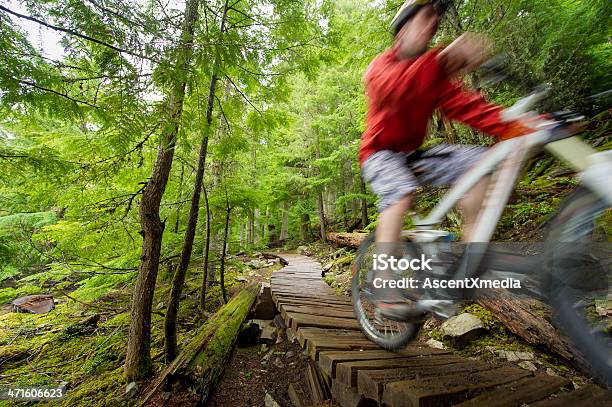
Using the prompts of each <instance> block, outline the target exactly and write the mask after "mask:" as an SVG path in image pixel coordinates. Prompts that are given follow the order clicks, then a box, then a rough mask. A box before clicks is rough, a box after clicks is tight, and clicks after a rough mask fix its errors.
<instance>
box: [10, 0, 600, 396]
mask: <svg viewBox="0 0 612 407" xmlns="http://www.w3.org/2000/svg"><path fill="white" fill-rule="evenodd" d="M17 3H19V5H20V6H21V7H20V9H19V10H21V12H23V13H24V14H28V15H31V16H34V17H35V18H37V19H40V20H41V21H45V22H46V23H48V24H50V25H54V26H57V27H66V28H69V29H70V30H71V31H73V32H74V33H78V34H79V35H74V34H69V33H66V32H60V31H57V30H51V31H46V29H44V28H40V27H39V28H40V30H41V31H40V32H39V33H38V34H37V35H36V36H32V35H31V34H28V33H27V32H26V30H25V29H24V25H23V19H20V18H18V17H15V16H11V15H10V14H9V13H6V12H3V11H2V12H0V46H1V47H2V50H3V58H2V60H0V112H1V113H2V114H1V117H2V119H0V166H1V168H2V170H1V171H0V305H1V304H5V303H8V302H10V301H11V300H12V299H14V298H16V297H18V296H22V295H28V294H34V293H52V294H54V295H56V297H62V296H63V295H64V294H69V295H70V296H71V297H72V298H74V299H76V300H78V301H81V302H84V303H88V304H94V305H93V306H95V304H98V303H99V302H101V301H104V300H106V299H108V298H111V299H114V298H122V296H125V293H128V292H130V290H131V288H132V284H133V281H134V277H135V275H136V273H137V270H138V266H139V264H140V256H141V249H142V248H141V244H142V237H141V235H140V234H139V233H140V231H141V229H142V227H141V225H140V221H141V219H140V215H139V211H138V208H139V206H140V205H141V204H142V199H143V189H144V186H145V185H146V183H147V182H148V180H149V178H150V177H151V173H152V169H153V165H154V160H155V157H156V156H157V152H158V149H159V148H168V147H169V146H160V145H159V143H160V140H162V136H163V135H164V132H166V131H167V130H168V129H169V128H170V127H172V126H178V128H179V134H178V139H177V144H176V146H174V147H173V148H174V165H173V167H172V169H171V172H170V178H169V180H168V183H167V185H166V188H165V193H164V196H163V199H162V202H161V209H160V217H161V219H162V221H164V225H165V229H164V234H163V243H162V247H161V259H162V262H161V264H160V272H159V278H158V285H161V288H160V289H159V290H158V292H157V295H156V299H155V301H156V304H155V305H157V304H158V303H160V302H166V303H167V296H168V292H169V290H168V288H167V287H165V286H164V284H166V283H167V281H169V280H170V278H171V276H172V273H173V270H174V267H175V266H176V262H177V257H178V255H179V253H180V250H181V247H182V244H183V240H184V231H185V226H186V223H187V216H188V213H189V204H190V203H189V200H190V198H191V195H192V193H193V188H194V186H193V185H194V181H195V168H196V167H197V160H198V153H199V150H200V144H201V142H202V141H203V140H206V141H207V143H208V144H207V147H208V151H207V152H208V154H207V156H206V168H205V173H204V180H203V185H204V187H205V188H206V191H207V197H208V204H209V209H210V215H211V217H210V220H209V222H208V223H209V224H208V226H209V227H210V231H211V239H210V242H209V243H210V249H211V253H210V260H211V261H214V262H217V263H215V264H216V265H218V259H219V258H220V257H221V251H222V243H223V241H222V239H223V236H224V228H225V221H226V215H227V213H228V212H229V215H230V217H229V222H228V225H229V233H228V251H229V252H232V253H235V252H238V251H252V250H254V249H264V248H265V247H266V245H267V244H268V243H270V242H272V241H273V242H275V243H278V242H277V241H278V240H281V238H282V239H284V242H283V244H285V245H286V246H287V247H289V246H292V247H295V246H297V245H299V244H302V243H304V241H311V240H314V239H317V238H318V237H319V233H320V227H319V223H320V222H322V221H323V220H325V221H326V225H327V227H328V229H329V230H344V229H348V228H358V229H362V230H372V229H373V228H374V227H375V225H376V222H377V214H376V211H375V209H374V206H375V201H376V198H375V197H374V196H373V194H371V193H370V191H369V190H367V189H366V188H362V180H361V178H360V168H359V164H358V162H357V153H358V149H359V143H360V137H361V134H362V132H363V130H364V123H365V116H366V108H367V100H366V98H365V97H364V94H363V93H364V90H363V84H362V77H363V73H364V72H365V70H366V68H367V66H368V64H369V63H370V62H371V61H372V59H373V58H374V57H375V56H376V55H378V54H379V53H380V52H381V51H383V50H384V49H385V48H387V47H389V46H390V45H391V41H392V38H391V36H390V34H389V32H388V23H389V21H390V19H391V18H392V16H393V15H394V14H395V10H396V9H397V7H398V6H399V4H400V3H401V1H400V0H385V1H378V2H371V1H365V0H340V1H334V2H332V1H328V0H323V1H319V0H300V1H296V0H248V1H240V2H230V4H231V5H232V7H231V9H230V10H228V13H227V24H226V25H225V29H224V30H222V29H221V16H222V15H223V7H224V5H225V2H224V1H222V0H214V1H206V2H205V4H202V6H201V8H200V18H199V21H198V24H197V26H196V28H195V33H194V43H193V50H194V56H193V61H192V63H191V64H190V66H189V67H187V69H185V68H184V67H182V66H179V65H177V59H178V58H179V56H180V50H179V49H178V47H177V44H178V41H179V38H178V37H179V28H178V27H177V25H176V22H177V21H178V20H177V18H175V16H180V13H181V10H176V9H174V6H172V4H173V2H170V5H168V6H165V5H162V6H160V5H158V4H155V3H152V2H141V1H135V0H125V1H123V0H122V1H119V0H106V1H104V2H103V3H104V4H102V3H100V2H98V1H83V0H49V1H44V2H34V1H30V0H21V1H19V0H18V1H15V2H12V4H10V5H8V6H7V7H8V8H9V9H10V8H11V7H13V6H14V5H15V4H17ZM454 4H455V6H456V8H457V12H458V14H457V16H458V19H456V20H453V17H452V15H453V14H452V13H449V14H447V17H446V18H445V20H443V22H442V25H441V29H440V31H439V34H438V35H437V37H436V38H435V42H436V43H437V44H444V43H447V42H449V41H451V40H452V39H453V38H455V37H456V36H457V35H458V34H459V33H460V32H461V31H463V30H468V29H469V30H476V31H481V32H484V33H486V34H487V35H489V36H490V37H491V38H492V39H493V40H494V41H495V43H496V44H497V45H498V46H499V48H500V50H503V51H505V52H507V53H508V54H509V55H510V58H509V61H510V62H509V63H510V68H511V69H512V70H513V71H514V72H515V73H516V74H517V75H516V76H518V77H519V78H520V80H519V81H518V83H503V84H498V85H495V86H490V87H487V88H485V89H484V92H485V93H486V94H487V96H488V97H489V98H490V99H492V100H493V101H495V102H497V103H500V104H503V105H508V104H510V103H512V102H514V101H515V100H517V99H518V98H519V97H520V96H521V95H523V94H524V93H525V92H526V91H528V90H529V89H530V87H531V86H533V85H535V84H537V83H543V82H546V83H551V84H552V85H553V88H554V90H553V95H554V99H553V100H552V101H551V103H550V106H545V108H553V107H555V108H561V107H563V108H580V109H583V110H584V111H586V112H588V113H598V112H599V111H600V110H601V109H602V108H604V107H605V106H603V105H602V102H601V101H592V100H587V99H585V96H587V95H589V94H592V93H596V92H598V91H604V90H607V89H609V88H610V87H612V83H611V76H610V74H609V72H611V71H612V66H611V65H610V64H611V62H610V61H612V59H611V58H610V52H611V45H610V41H609V38H610V35H611V34H612V33H611V32H610V27H611V26H612V25H611V24H610V13H609V5H608V2H607V1H605V0H593V1H588V2H587V1H573V0H572V1H568V0H553V1H541V0H537V1H527V0H519V1H512V2H507V1H501V0H494V1H487V2H482V1H477V0H462V1H456V2H454ZM53 33H55V34H57V35H59V42H60V45H61V46H62V47H63V48H64V49H65V51H64V52H63V53H61V52H60V53H59V54H58V53H54V52H51V51H52V50H48V49H44V48H45V47H46V46H47V44H48V42H47V41H40V38H42V37H46V36H47V35H48V36H49V37H50V38H51V34H53ZM87 38H95V39H96V41H91V40H88V39H87ZM118 49H120V50H121V52H118ZM213 75H215V76H216V77H217V78H218V82H217V87H216V91H215V94H214V95H211V94H210V90H211V89H209V84H210V83H211V78H212V76H213ZM476 76H477V75H474V76H470V77H469V78H466V80H467V81H468V82H470V83H472V82H473V81H474V80H475V79H476ZM183 80H184V81H186V83H187V86H186V89H185V103H184V107H183V111H182V115H181V120H180V123H179V122H178V120H177V121H173V120H172V118H169V114H168V113H169V112H168V105H169V102H170V100H169V97H168V95H169V94H170V93H171V92H170V90H171V89H172V88H173V86H175V84H176V83H179V82H182V81H183ZM209 99H210V101H211V102H212V106H211V108H212V111H211V115H210V118H211V122H210V124H209V123H208V122H207V113H208V108H209V106H208V102H209ZM431 124H432V126H431V127H432V135H431V137H430V138H428V139H427V140H426V142H425V145H426V146H431V145H434V144H436V143H439V142H442V141H444V140H446V139H447V138H448V136H449V135H448V134H447V132H448V131H449V130H448V129H446V128H445V127H444V126H441V124H443V123H441V122H440V119H439V118H438V117H434V118H433V120H432V123H431ZM454 131H455V133H456V134H454V137H455V138H456V140H457V141H459V142H465V143H467V142H469V143H479V144H487V143H490V142H491V141H490V139H489V138H487V137H485V136H483V135H479V134H475V132H474V131H472V130H471V129H468V128H466V127H462V126H457V127H456V128H454ZM609 135H610V121H609V117H608V116H607V115H606V114H604V113H602V114H599V115H598V116H595V118H594V119H593V121H592V122H591V125H590V127H589V131H588V133H587V134H585V138H586V139H587V140H588V141H589V142H592V143H593V144H594V145H596V147H597V148H598V149H600V150H606V149H609V148H610V146H611V141H610V137H609ZM554 168H556V167H555V165H554V164H553V163H552V161H542V162H541V163H539V164H538V165H536V166H535V167H534V168H533V169H532V170H531V171H530V172H529V173H528V174H526V176H525V177H524V179H523V180H522V181H521V183H520V185H519V190H518V197H519V199H518V200H517V201H514V202H513V203H512V205H510V206H509V208H508V209H507V211H506V212H505V214H504V216H503V218H502V222H501V228H500V229H501V230H500V236H503V233H505V232H507V231H512V230H523V229H533V228H534V227H536V226H537V225H539V224H541V222H542V221H543V220H544V219H545V218H546V216H548V215H549V214H550V213H551V212H553V211H554V210H555V208H556V205H557V204H558V203H559V202H560V200H561V199H562V196H563V194H564V193H565V192H566V191H567V190H569V189H570V188H571V187H572V186H573V185H575V181H573V180H570V179H568V178H565V177H551V176H549V175H550V172H551V171H552V170H553V169H554ZM441 193H442V191H439V190H435V191H433V192H431V191H429V192H425V193H423V194H421V197H420V198H419V202H418V205H417V209H418V210H419V211H420V212H423V211H427V210H429V209H431V208H432V207H433V205H435V203H436V202H437V201H438V199H439V197H440V194H441ZM319 204H321V205H319ZM364 205H365V207H366V209H367V210H366V213H365V224H363V220H362V216H363V215H362V208H363V206H364ZM320 206H321V207H320ZM604 221H605V219H604ZM410 222H411V221H410V220H407V225H410ZM206 224H207V219H206V209H205V206H204V201H203V199H202V201H201V202H200V211H199V222H198V227H197V230H196V236H195V240H194V249H193V256H192V260H193V262H195V263H197V265H198V266H199V265H200V264H201V261H202V258H203V249H204V246H205V243H206V241H205V236H206V233H205V231H206V229H205V227H206V226H207V225H206ZM444 226H445V227H449V228H451V229H452V230H456V231H458V230H459V228H460V225H459V221H458V216H457V214H454V215H453V216H451V217H449V220H448V221H447V223H446V224H445V225H444ZM601 228H602V230H603V231H604V232H605V231H606V228H605V223H604V224H603V225H602V226H601ZM347 258H350V257H347ZM227 265H228V267H230V270H228V278H227V279H226V280H227V282H228V286H230V287H231V285H232V284H234V282H233V278H231V277H232V276H233V275H234V274H233V273H235V272H242V271H244V270H241V267H242V266H241V263H240V262H234V261H232V260H230V261H228V262H227ZM337 268H338V269H340V268H346V264H339V265H338V266H337ZM198 270H200V269H199V268H197V267H194V265H192V266H190V268H189V273H188V276H187V280H188V281H187V286H188V288H189V290H190V292H197V290H198V286H199V281H197V280H199V279H200V278H201V274H200V272H199V271H198ZM195 276H197V279H196V278H195ZM209 296H210V297H209V298H211V303H210V304H208V305H207V307H209V309H211V310H212V308H213V307H214V306H215V304H216V303H217V300H218V298H219V296H220V289H219V287H217V286H215V287H213V288H211V289H210V290H209ZM124 305H125V309H124V310H121V311H120V312H119V314H118V315H116V316H114V317H113V318H109V319H108V320H105V321H103V322H102V323H101V326H102V327H103V329H113V330H114V329H118V330H119V331H122V330H123V327H125V325H127V324H128V322H129V314H128V313H127V312H126V311H125V310H127V309H129V304H124ZM187 307H188V305H187V304H182V305H181V309H180V311H181V315H183V314H186V313H191V312H193V310H192V309H190V308H189V309H188V308H187ZM472 311H474V312H476V311H477V310H472ZM0 318H1V316H0ZM6 318H7V320H8V319H10V320H11V321H10V324H23V328H24V329H39V328H40V324H42V323H49V324H59V325H62V328H63V327H64V325H69V324H71V323H74V322H75V321H64V320H63V319H61V318H62V317H61V316H60V315H59V312H56V311H54V312H52V313H50V314H49V315H48V316H39V317H32V316H23V315H21V316H10V317H6ZM36 318H38V319H36ZM58 318H59V320H58ZM161 319H162V317H161V316H160V315H158V314H154V322H160V321H161ZM58 321H59V322H58ZM3 322H4V321H3ZM11 326H12V325H11ZM24 332H31V331H24ZM107 333H108V332H107ZM179 334H180V335H189V333H188V332H179ZM53 335H54V334H46V335H40V336H44V337H48V338H55V337H54V336H53ZM34 337H35V336H31V337H29V338H34ZM153 338H154V345H155V344H157V345H160V344H161V341H162V338H161V333H159V332H154V334H153ZM86 342H87V339H86V338H79V337H74V338H67V339H66V341H65V343H64V345H63V346H66V347H68V348H69V349H68V350H67V351H66V353H67V356H66V357H67V358H71V357H77V356H79V357H80V356H82V354H80V353H79V352H78V349H79V347H84V349H87V352H91V354H90V353H88V354H87V356H86V357H85V359H84V360H82V363H79V365H78V368H75V367H74V366H72V365H70V364H69V365H67V366H68V367H70V368H72V371H70V370H69V369H66V370H65V373H66V375H67V376H66V377H67V379H70V378H71V377H72V378H73V379H70V380H74V381H75V382H79V383H83V384H82V385H79V386H77V388H76V389H74V390H73V391H72V392H71V393H70V396H69V399H67V400H66V401H65V403H64V404H65V405H80V404H92V403H93V404H96V405H116V403H117V399H115V396H116V395H117V394H114V395H112V396H111V394H113V391H112V389H113V388H114V387H116V386H117V383H118V382H119V381H120V376H121V374H120V367H119V364H120V360H119V359H120V358H119V357H117V359H112V358H111V357H110V356H109V354H110V353H115V354H118V355H122V350H121V349H120V347H121V346H124V344H125V337H124V335H123V334H120V333H119V332H118V333H117V335H114V336H112V338H111V339H109V341H108V342H107V343H105V344H102V343H101V342H98V341H95V344H91V346H94V348H92V347H88V346H86ZM42 345H43V344H42V343H41V342H35V343H33V346H36V347H39V346H42ZM96 346H100V348H99V349H97V348H95V347H96ZM108 346H111V347H108ZM10 351H11V352H15V353H18V352H22V351H24V349H21V348H19V349H16V348H15V349H12V348H11V349H10ZM45 357H50V358H52V361H57V363H61V362H60V361H61V360H63V359H62V356H61V355H59V354H58V353H50V354H45ZM121 357H122V356H121ZM36 379H37V380H39V381H43V380H44V378H43V377H41V376H36ZM96 379H97V381H96ZM103 393H104V394H108V397H107V396H106V395H103ZM71 403H72V404H71Z"/></svg>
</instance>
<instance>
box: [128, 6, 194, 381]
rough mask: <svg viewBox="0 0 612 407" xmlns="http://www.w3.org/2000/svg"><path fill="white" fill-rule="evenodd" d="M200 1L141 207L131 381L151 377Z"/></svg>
mask: <svg viewBox="0 0 612 407" xmlns="http://www.w3.org/2000/svg"><path fill="white" fill-rule="evenodd" d="M198 6H199V0H187V3H186V4H185V17H184V19H183V25H182V29H181V40H180V45H179V49H180V51H179V53H178V57H177V64H176V66H177V71H179V72H177V75H176V78H180V79H175V82H174V85H173V87H172V91H171V93H170V95H169V98H168V118H167V120H166V123H165V125H164V126H163V129H162V137H161V141H160V144H159V147H158V152H157V158H156V160H155V164H154V167H153V173H152V175H151V178H150V179H149V181H148V183H147V186H146V187H145V189H144V191H143V195H142V200H141V205H140V224H141V227H142V231H141V232H140V233H141V234H142V236H143V241H142V252H141V255H140V260H141V261H140V266H139V270H138V277H137V278H136V284H135V286H134V291H133V295H132V310H131V317H130V329H129V334H128V344H127V352H126V358H125V365H124V374H125V376H126V378H127V380H128V381H135V380H139V379H141V378H143V377H146V376H148V375H149V374H151V371H152V362H151V354H150V350H151V308H152V303H153V294H154V292H155V281H156V279H157V271H158V268H159V257H160V252H161V243H162V235H163V233H164V222H162V221H161V219H160V216H159V207H160V204H161V199H162V196H163V194H164V191H165V190H166V185H167V183H168V177H169V175H170V170H171V168H172V161H173V159H174V147H175V145H176V137H177V134H178V131H179V127H180V122H181V117H182V113H183V101H184V97H185V87H186V85H187V79H186V73H187V71H188V68H189V65H190V62H191V56H192V54H193V49H192V41H193V32H194V27H195V24H196V21H197V19H198Z"/></svg>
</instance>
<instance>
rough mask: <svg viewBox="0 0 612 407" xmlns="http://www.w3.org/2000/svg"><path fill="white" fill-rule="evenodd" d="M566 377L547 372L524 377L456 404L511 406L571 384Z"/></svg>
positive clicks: (527, 401)
mask: <svg viewBox="0 0 612 407" xmlns="http://www.w3.org/2000/svg"><path fill="white" fill-rule="evenodd" d="M571 384H572V382H571V381H570V380H568V379H565V378H562V377H556V376H550V375H547V374H540V375H538V376H536V377H526V378H524V379H521V380H518V381H516V382H513V383H510V384H506V385H503V386H499V387H497V388H495V389H489V390H488V391H487V392H486V393H484V394H482V395H480V396H478V397H475V398H473V399H470V400H467V401H465V402H463V403H461V404H458V406H463V407H466V406H487V407H513V406H520V405H523V404H527V403H531V402H533V401H537V400H541V399H543V398H544V397H546V396H549V395H550V394H551V393H554V392H556V391H559V389H561V388H563V387H567V386H571Z"/></svg>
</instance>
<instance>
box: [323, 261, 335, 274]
mask: <svg viewBox="0 0 612 407" xmlns="http://www.w3.org/2000/svg"><path fill="white" fill-rule="evenodd" d="M332 267H333V263H327V264H326V265H324V266H323V272H324V273H327V272H328V271H329V270H331V268H332Z"/></svg>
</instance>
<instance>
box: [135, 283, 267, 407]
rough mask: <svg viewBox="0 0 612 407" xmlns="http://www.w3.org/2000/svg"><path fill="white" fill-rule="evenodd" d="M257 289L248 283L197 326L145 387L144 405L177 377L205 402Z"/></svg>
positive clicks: (255, 285)
mask: <svg viewBox="0 0 612 407" xmlns="http://www.w3.org/2000/svg"><path fill="white" fill-rule="evenodd" d="M258 292H259V286H258V285H257V284H251V285H249V286H248V287H247V288H245V289H244V290H242V291H240V292H239V293H238V294H236V295H235V296H234V297H233V298H232V299H231V300H230V301H229V302H228V303H227V304H225V305H224V306H223V307H222V308H221V309H219V311H217V313H216V314H215V315H213V316H212V317H211V318H210V319H209V320H208V321H207V322H206V323H205V324H204V325H203V326H202V327H200V329H199V330H198V332H197V333H196V335H195V336H194V338H193V339H192V340H191V341H189V343H188V344H187V345H186V346H185V348H184V349H183V351H182V352H181V353H180V354H179V355H178V356H177V358H176V359H174V361H172V363H170V365H168V367H167V368H166V369H165V370H164V371H163V372H162V373H161V374H160V376H159V377H158V378H156V379H155V380H154V381H153V382H152V383H151V385H150V386H149V387H148V388H147V390H146V391H145V393H144V394H145V397H144V399H143V400H142V402H141V405H146V404H147V403H148V402H149V401H150V400H151V399H152V398H153V397H154V396H155V395H156V394H157V393H158V392H159V391H161V390H164V389H166V390H167V389H169V388H171V386H172V384H173V383H174V382H176V381H177V380H179V379H180V380H183V381H185V382H186V383H187V384H188V386H189V387H192V388H194V389H196V391H197V392H198V394H199V395H200V398H201V402H205V401H206V400H207V399H208V397H209V396H210V394H211V390H212V389H213V387H214V385H215V383H216V382H217V380H218V379H219V377H220V375H221V373H222V372H223V368H224V366H225V362H226V360H227V358H228V355H229V354H230V351H231V349H232V346H233V344H234V341H235V340H236V337H237V335H238V332H239V330H240V326H241V324H242V322H243V321H244V319H245V317H246V316H247V314H248V312H249V309H250V308H251V306H252V305H253V302H254V301H255V298H256V297H257V294H258Z"/></svg>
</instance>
